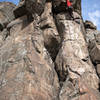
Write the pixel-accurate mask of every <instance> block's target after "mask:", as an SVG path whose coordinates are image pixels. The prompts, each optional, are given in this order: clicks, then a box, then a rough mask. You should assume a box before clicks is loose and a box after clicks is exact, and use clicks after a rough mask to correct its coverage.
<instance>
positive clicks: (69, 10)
mask: <svg viewBox="0 0 100 100" xmlns="http://www.w3.org/2000/svg"><path fill="white" fill-rule="evenodd" d="M72 2H73V0H66V3H67V9H68V12H69V14H70V16H71V18H73V19H74V17H73V6H72Z"/></svg>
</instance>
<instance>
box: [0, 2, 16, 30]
mask: <svg viewBox="0 0 100 100" xmlns="http://www.w3.org/2000/svg"><path fill="white" fill-rule="evenodd" d="M14 8H15V5H14V4H12V3H9V2H0V30H3V28H5V27H6V25H7V24H8V23H9V22H11V21H12V20H14V18H15V16H14V14H13V9H14Z"/></svg>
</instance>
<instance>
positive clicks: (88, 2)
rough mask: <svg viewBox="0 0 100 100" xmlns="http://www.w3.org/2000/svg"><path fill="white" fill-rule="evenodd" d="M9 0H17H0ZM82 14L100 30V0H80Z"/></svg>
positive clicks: (15, 1)
mask: <svg viewBox="0 0 100 100" xmlns="http://www.w3.org/2000/svg"><path fill="white" fill-rule="evenodd" d="M2 1H10V2H13V3H15V4H18V2H19V0H0V2H2ZM82 16H83V19H84V20H90V21H92V22H93V23H94V24H95V25H96V26H97V28H98V30H100V0H82Z"/></svg>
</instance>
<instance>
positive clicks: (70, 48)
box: [56, 14, 99, 89]
mask: <svg viewBox="0 0 100 100" xmlns="http://www.w3.org/2000/svg"><path fill="white" fill-rule="evenodd" d="M59 16H60V14H58V15H57V16H56V22H57V26H58V29H59V33H60V34H61V35H62V40H63V41H62V46H61V49H60V50H59V53H58V55H57V58H56V70H57V71H58V74H59V77H60V79H61V80H62V81H64V80H65V79H66V76H67V75H69V76H70V77H71V78H72V79H74V78H78V77H80V76H84V74H85V73H87V75H88V76H91V79H90V78H87V77H84V78H85V81H86V82H87V83H88V85H90V86H91V87H92V88H95V89H96V88H98V87H96V86H97V85H98V82H99V81H98V77H97V75H96V72H95V68H94V67H93V65H92V64H91V62H89V63H88V61H90V58H89V54H88V49H87V46H86V43H85V40H84V36H83V33H82V29H81V26H80V24H77V23H76V22H74V21H70V20H66V17H65V14H62V15H61V16H62V17H59ZM91 73H92V74H91ZM91 80H92V81H91ZM93 80H94V81H93Z"/></svg>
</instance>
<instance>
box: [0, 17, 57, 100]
mask: <svg viewBox="0 0 100 100" xmlns="http://www.w3.org/2000/svg"><path fill="white" fill-rule="evenodd" d="M21 19H22V23H20V24H16V25H14V26H13V27H12V28H11V29H10V33H11V37H12V38H10V39H9V41H8V42H7V43H5V45H4V46H3V47H2V48H1V50H0V54H1V55H0V61H1V62H0V64H1V65H0V74H1V77H0V100H15V99H19V100H29V99H31V100H53V99H56V98H57V94H58V93H57V92H58V89H59V84H58V78H57V75H56V72H55V70H54V68H53V66H50V65H49V64H48V63H47V61H46V60H45V59H44V58H43V56H42V55H41V54H39V53H38V52H37V51H36V49H35V48H34V46H33V42H32V40H31V38H32V37H31V36H32V35H33V32H34V26H33V23H30V24H29V23H28V22H27V19H25V17H23V18H21ZM23 25H24V26H23ZM26 26H27V27H26ZM12 33H14V34H12ZM6 48H8V50H6ZM8 52H9V53H8Z"/></svg>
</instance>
